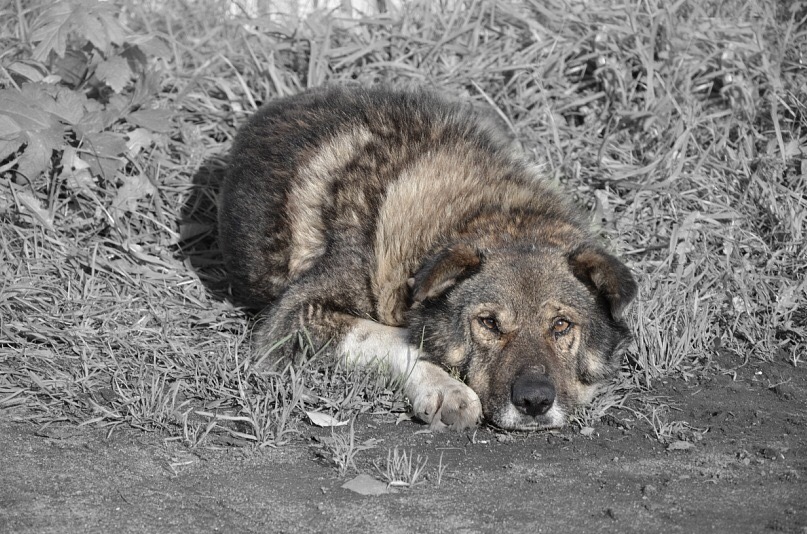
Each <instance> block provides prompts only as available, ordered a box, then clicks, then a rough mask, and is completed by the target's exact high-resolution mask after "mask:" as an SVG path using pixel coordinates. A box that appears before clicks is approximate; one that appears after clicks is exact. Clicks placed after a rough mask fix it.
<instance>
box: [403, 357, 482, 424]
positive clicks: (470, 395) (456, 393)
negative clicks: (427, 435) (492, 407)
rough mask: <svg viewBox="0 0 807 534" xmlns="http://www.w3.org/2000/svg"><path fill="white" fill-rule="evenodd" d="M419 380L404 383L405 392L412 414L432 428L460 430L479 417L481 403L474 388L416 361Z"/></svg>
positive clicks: (480, 415)
mask: <svg viewBox="0 0 807 534" xmlns="http://www.w3.org/2000/svg"><path fill="white" fill-rule="evenodd" d="M417 367H420V369H417V371H419V372H416V373H413V374H414V375H417V378H418V379H419V380H412V379H411V378H414V377H410V381H409V382H408V383H407V385H406V387H405V392H406V395H407V397H409V402H411V404H412V410H413V411H414V413H415V415H416V416H417V417H418V418H419V419H421V420H423V421H424V422H426V423H429V426H430V427H431V428H432V430H443V429H445V428H451V429H455V430H462V429H465V428H471V427H474V426H476V425H477V424H478V423H479V421H480V420H481V419H482V403H481V402H480V401H479V396H478V395H477V394H476V392H475V391H474V390H472V389H471V388H469V387H468V386H466V385H465V384H463V383H462V382H460V381H459V380H456V379H454V378H451V376H449V375H448V373H446V372H445V371H444V370H443V369H441V368H440V367H438V366H436V365H434V364H432V363H429V362H418V365H417Z"/></svg>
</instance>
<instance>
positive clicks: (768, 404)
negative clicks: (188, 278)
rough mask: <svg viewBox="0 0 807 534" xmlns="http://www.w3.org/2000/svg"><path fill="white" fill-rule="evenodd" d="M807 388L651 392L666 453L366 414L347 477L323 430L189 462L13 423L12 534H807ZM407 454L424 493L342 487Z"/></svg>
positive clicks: (625, 426) (2, 521) (8, 420)
mask: <svg viewBox="0 0 807 534" xmlns="http://www.w3.org/2000/svg"><path fill="white" fill-rule="evenodd" d="M806 391H807V368H805V366H804V365H800V366H793V365H792V364H790V363H783V362H782V363H770V362H761V361H758V362H749V363H747V364H746V365H744V366H743V367H741V368H739V369H724V368H721V366H720V364H719V362H717V361H715V362H712V372H710V373H707V374H706V377H705V378H701V379H700V380H690V381H684V380H680V379H679V380H670V381H668V382H667V383H663V384H658V385H657V387H655V388H654V390H653V392H652V393H653V395H658V396H663V397H665V399H664V400H665V402H667V403H671V404H672V405H673V406H676V407H677V408H678V409H680V417H679V419H680V420H681V421H686V422H687V423H688V425H684V427H683V430H682V431H681V432H680V435H679V436H677V437H678V438H682V439H680V440H678V439H676V436H671V437H670V438H669V439H668V440H667V441H668V443H667V444H666V445H665V444H663V443H661V442H660V441H659V440H658V439H656V437H655V434H654V431H653V429H652V428H651V426H650V425H649V424H648V423H647V422H646V421H643V420H636V419H635V418H633V417H632V415H631V412H630V411H629V410H617V411H613V412H612V414H609V415H607V416H606V418H605V419H603V420H602V421H601V422H600V423H599V424H597V426H596V427H595V428H594V432H593V434H590V435H589V436H585V435H583V434H581V433H580V431H579V429H576V428H574V427H570V428H567V429H565V430H563V431H560V432H551V433H547V432H544V433H533V434H522V433H513V434H503V433H499V432H496V431H493V430H491V429H488V428H480V429H479V430H478V431H476V432H475V433H474V432H468V433H445V434H432V433H430V432H427V431H424V427H422V426H419V425H417V424H416V423H412V422H402V423H400V424H396V418H395V416H394V415H392V414H386V415H372V416H370V415H366V416H361V417H359V419H358V421H357V423H356V426H355V436H356V440H357V442H363V441H365V440H368V439H376V440H380V441H378V442H376V445H375V447H373V448H370V449H367V450H362V451H360V452H358V453H357V456H356V469H355V470H354V469H351V470H350V471H349V472H348V473H347V474H346V475H345V476H340V475H339V473H338V471H337V469H336V468H335V467H334V466H333V464H332V463H331V462H329V461H328V459H327V457H328V455H327V454H324V453H323V448H322V446H321V443H322V439H323V438H326V439H327V437H328V436H329V435H330V431H329V430H324V429H318V428H314V427H307V428H306V430H305V434H304V435H303V436H301V438H300V439H298V440H295V441H294V442H293V443H292V444H290V445H287V446H285V447H281V448H278V449H271V448H267V449H260V450H254V449H250V448H239V447H232V446H229V447H221V448H220V449H210V448H207V449H205V448H200V449H196V450H190V449H187V448H185V447H184V446H182V445H180V444H179V443H177V442H172V441H165V440H163V438H162V437H161V436H160V435H158V434H155V433H145V432H142V431H139V430H136V429H129V430H117V431H116V432H114V433H112V435H111V437H108V438H107V436H106V434H105V433H104V431H102V430H99V429H92V428H88V427H76V426H73V425H64V426H59V425H50V426H47V427H46V428H39V427H37V426H35V425H32V424H31V423H24V422H15V418H16V416H19V415H20V414H15V413H14V412H6V413H5V414H0V415H2V421H0V428H1V429H2V430H0V449H2V450H3V451H4V458H3V459H2V462H0V478H2V481H3V484H2V485H0V531H2V532H19V533H24V532H32V533H33V532H37V533H45V532H116V533H124V532H190V531H198V532H215V531H227V532H232V531H239V532H438V531H439V532H497V531H501V529H503V528H506V529H507V530H508V531H509V532H595V531H605V532H608V531H613V532H708V531H714V532H768V531H769V532H795V533H805V532H807V430H806V428H807V427H805V425H807V393H805V392H806ZM393 447H398V449H399V450H401V451H406V452H408V453H410V452H411V453H412V454H413V455H414V456H415V457H417V456H418V455H419V456H421V457H422V458H426V457H427V458H428V463H427V464H426V467H425V473H427V475H428V477H427V479H424V480H423V482H422V483H419V484H416V485H415V486H414V487H412V488H398V491H397V493H391V494H386V495H378V496H362V495H359V494H357V493H354V492H352V491H349V490H347V489H343V488H342V487H341V486H342V484H343V483H344V482H345V481H346V480H348V479H351V478H353V477H354V476H356V471H359V472H364V473H368V474H371V475H373V476H375V477H376V478H382V477H381V475H380V473H379V471H378V470H377V469H376V467H375V466H374V463H375V464H377V465H379V466H380V467H381V468H382V469H384V466H385V462H386V459H387V455H388V451H389V450H390V449H392V448H393ZM687 447H689V448H687ZM441 455H442V460H441V459H440V457H441ZM440 463H442V464H443V465H444V466H447V467H446V468H445V471H444V472H443V473H442V477H441V479H440V483H439V484H438V481H437V471H438V465H440Z"/></svg>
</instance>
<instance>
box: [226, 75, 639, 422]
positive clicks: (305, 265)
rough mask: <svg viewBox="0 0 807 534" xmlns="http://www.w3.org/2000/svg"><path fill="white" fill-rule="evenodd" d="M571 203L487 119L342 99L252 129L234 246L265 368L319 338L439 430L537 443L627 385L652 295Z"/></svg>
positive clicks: (442, 106)
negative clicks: (373, 372) (630, 313)
mask: <svg viewBox="0 0 807 534" xmlns="http://www.w3.org/2000/svg"><path fill="white" fill-rule="evenodd" d="M568 196H569V195H568V194H566V193H564V192H563V191H562V190H561V189H560V188H559V187H558V186H556V185H554V184H552V183H551V182H549V181H547V180H546V179H544V178H543V177H542V176H541V173H540V171H539V170H538V167H537V166H536V165H534V164H531V163H530V162H529V161H528V160H527V159H526V158H525V156H524V155H523V154H522V153H521V151H520V150H519V149H518V148H517V145H516V144H515V143H514V141H513V139H512V137H511V136H510V134H509V133H508V131H507V130H506V129H505V128H504V127H502V126H501V125H500V123H497V121H496V120H492V119H491V116H490V115H489V114H486V113H483V112H480V111H479V110H477V109H474V108H473V107H472V106H469V105H465V104H463V103H461V102H459V101H455V100H451V99H447V98H444V97H442V96H439V95H437V94H435V93H432V92H429V91H426V90H406V91H402V90H394V89H391V88H385V87H374V88H363V87H351V86H334V87H326V88H319V89H314V90H309V91H306V92H303V93H301V94H297V95H295V96H290V97H285V98H280V99H277V100H274V101H271V102H269V103H268V104H266V105H264V106H263V107H262V108H261V109H259V110H258V111H257V112H256V113H255V114H254V115H253V116H252V117H251V119H250V120H249V121H248V122H247V123H246V124H245V125H244V126H243V127H242V128H241V129H240V131H239V132H238V134H237V136H236V138H235V141H234V143H233V148H232V152H231V163H230V165H229V169H228V174H227V177H226V178H225V180H224V184H223V188H222V194H221V199H220V207H219V230H220V231H219V236H220V242H221V247H222V252H223V255H224V258H225V263H226V266H227V270H228V272H229V276H230V284H231V288H232V292H233V295H234V296H236V297H237V298H239V299H240V300H242V301H243V302H245V303H249V304H251V305H254V306H261V307H265V309H264V311H263V312H262V318H261V320H260V321H259V322H258V324H257V326H256V328H255V333H254V336H253V337H254V344H255V350H256V351H258V352H260V351H264V352H266V351H268V349H269V347H271V346H272V345H273V344H275V342H276V340H278V339H280V338H281V337H282V336H284V335H286V334H290V333H292V334H293V333H294V332H301V331H304V332H305V333H306V335H307V336H308V338H307V339H309V340H310V342H311V343H313V344H314V345H316V346H324V345H325V344H327V343H331V344H330V347H331V348H332V349H333V350H334V352H335V353H336V354H338V355H340V357H341V356H343V357H344V358H346V359H347V361H348V362H351V363H353V364H357V365H369V364H371V363H373V362H376V363H378V364H380V365H382V366H383V368H384V369H386V371H387V372H388V373H389V374H390V376H391V377H399V378H402V380H403V392H404V394H405V396H406V397H407V398H408V400H409V402H410V404H411V407H412V410H413V412H414V414H415V415H416V416H417V417H418V418H419V419H421V420H423V421H424V422H426V423H428V424H430V425H431V427H432V428H435V429H438V430H439V429H443V428H446V427H448V428H455V429H465V428H470V427H473V426H475V425H477V424H478V423H479V422H480V421H481V420H484V421H486V422H487V423H489V424H491V425H493V426H495V427H499V428H501V429H508V430H538V429H546V428H554V427H560V426H562V425H563V424H564V422H565V421H566V419H567V416H568V415H569V413H570V410H572V408H573V407H574V406H575V405H579V404H583V403H587V402H589V401H590V399H591V398H592V396H593V395H594V393H595V391H596V388H597V386H598V384H601V383H602V382H603V381H605V380H607V379H608V378H609V377H612V376H613V375H614V374H615V372H616V370H617V369H618V367H619V366H620V363H621V355H622V353H623V351H624V349H625V347H626V345H627V344H628V342H629V340H630V333H629V330H628V327H627V325H626V323H625V320H624V311H625V308H626V306H627V305H628V304H629V302H630V301H631V300H632V299H633V298H634V296H635V294H636V291H637V285H636V282H635V281H634V278H633V276H632V275H631V272H630V270H629V269H628V268H627V267H626V266H625V265H624V264H623V263H622V262H621V261H620V260H618V259H617V258H616V257H614V256H613V255H611V254H610V253H608V252H607V251H605V250H604V249H603V248H602V247H601V246H600V245H599V244H598V242H597V240H596V237H595V234H594V232H593V230H592V229H591V228H590V224H589V222H588V221H587V218H586V216H585V215H584V214H583V212H582V211H581V210H580V209H578V208H576V207H575V206H574V205H573V203H572V202H571V201H570V200H569V199H568ZM279 354H282V351H281V352H280V353H279ZM286 356H287V355H284V356H278V357H282V358H285V357H286Z"/></svg>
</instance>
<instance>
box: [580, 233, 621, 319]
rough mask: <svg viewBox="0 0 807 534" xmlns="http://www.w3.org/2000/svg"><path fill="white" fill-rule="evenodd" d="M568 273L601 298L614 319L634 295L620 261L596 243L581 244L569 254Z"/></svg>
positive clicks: (619, 315) (618, 316) (619, 316)
mask: <svg viewBox="0 0 807 534" xmlns="http://www.w3.org/2000/svg"><path fill="white" fill-rule="evenodd" d="M569 264H570V265H571V268H572V273H573V274H574V275H575V276H576V277H577V279H578V280H580V281H581V282H583V283H584V284H586V285H587V286H589V287H590V288H592V289H593V290H595V291H596V292H597V293H598V294H599V295H602V297H604V298H605V300H606V301H607V302H608V305H609V307H610V309H611V316H612V317H613V318H614V319H619V318H621V317H622V312H623V311H625V307H627V305H628V304H629V303H630V301H631V300H633V298H634V297H635V296H636V291H637V286H636V281H635V280H634V279H633V275H632V274H631V272H630V270H629V269H628V268H627V267H625V264H623V263H622V262H621V261H619V260H618V259H616V258H615V257H613V256H612V255H610V254H608V253H607V252H605V251H604V250H602V249H601V248H599V247H596V246H583V247H580V248H578V249H577V250H575V251H574V252H572V254H571V255H570V256H569Z"/></svg>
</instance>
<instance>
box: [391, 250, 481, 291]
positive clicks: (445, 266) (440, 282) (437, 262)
mask: <svg viewBox="0 0 807 534" xmlns="http://www.w3.org/2000/svg"><path fill="white" fill-rule="evenodd" d="M481 265H482V254H481V253H480V252H479V251H478V250H477V249H475V248H474V247H472V246H470V245H468V244H465V243H461V244H457V245H452V246H450V247H447V248H445V249H443V250H442V251H441V252H440V253H438V254H437V255H435V256H433V257H432V258H429V259H428V260H427V261H426V263H425V264H424V265H423V266H422V267H421V268H420V270H419V271H418V272H417V273H415V276H414V277H412V278H410V279H409V280H408V281H407V282H408V284H409V288H410V290H411V293H410V294H411V295H412V304H415V303H422V302H423V301H425V300H429V299H433V298H435V297H438V296H440V295H442V294H443V293H444V292H445V291H446V290H447V289H448V288H450V287H451V286H453V285H454V284H456V283H457V282H459V281H460V280H463V279H464V278H468V277H469V276H471V275H472V274H474V273H475V272H477V271H478V270H479V267H480V266H481Z"/></svg>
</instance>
